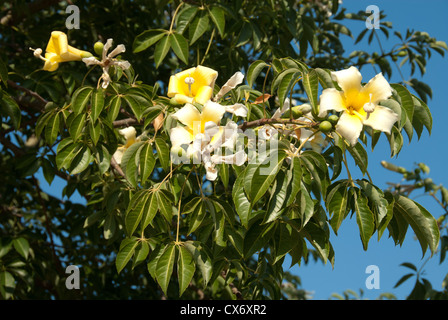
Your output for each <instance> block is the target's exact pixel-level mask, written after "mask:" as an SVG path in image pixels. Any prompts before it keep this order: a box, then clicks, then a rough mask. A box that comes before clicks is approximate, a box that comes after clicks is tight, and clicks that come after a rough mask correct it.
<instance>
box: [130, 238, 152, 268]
mask: <svg viewBox="0 0 448 320" xmlns="http://www.w3.org/2000/svg"><path fill="white" fill-rule="evenodd" d="M148 254H149V244H148V242H146V241H140V243H139V244H138V246H137V248H136V249H135V253H134V263H133V264H132V269H134V268H135V267H136V266H137V265H139V264H140V263H142V262H143V261H145V259H146V257H147V256H148Z"/></svg>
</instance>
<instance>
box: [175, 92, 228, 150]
mask: <svg viewBox="0 0 448 320" xmlns="http://www.w3.org/2000/svg"><path fill="white" fill-rule="evenodd" d="M225 112H226V109H225V107H224V106H222V105H220V104H218V103H216V102H213V101H211V100H209V101H207V103H206V104H205V105H204V108H203V109H202V112H199V110H198V109H197V108H196V107H195V106H194V105H192V104H190V103H187V104H185V106H183V107H182V108H181V109H179V110H178V111H176V112H175V113H174V114H173V115H172V117H173V118H174V119H176V120H178V121H179V122H181V123H182V124H184V125H185V126H184V127H175V128H172V129H171V131H170V137H171V143H172V145H173V146H179V145H182V144H190V143H191V142H193V141H194V138H195V137H196V135H197V134H199V133H201V134H204V133H205V128H206V124H207V123H208V122H211V124H215V125H218V124H219V122H220V121H221V119H222V117H223V115H224V113H225Z"/></svg>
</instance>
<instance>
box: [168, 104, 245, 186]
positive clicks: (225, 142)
mask: <svg viewBox="0 0 448 320" xmlns="http://www.w3.org/2000/svg"><path fill="white" fill-rule="evenodd" d="M224 113H225V108H224V107H223V106H221V105H220V104H218V103H215V102H213V101H211V100H209V101H207V103H206V104H205V105H204V108H203V109H202V112H199V110H198V109H197V108H196V107H195V106H193V105H192V104H189V103H187V104H185V106H184V107H182V108H181V109H179V110H178V111H177V112H176V113H174V114H173V118H174V119H177V120H178V121H179V122H181V123H182V124H184V125H185V126H184V127H180V126H179V127H175V128H172V129H171V131H170V139H171V144H172V149H171V151H172V153H171V154H172V161H173V162H176V161H179V160H180V161H185V160H186V159H185V157H182V156H183V155H184V153H186V156H187V159H190V158H192V159H193V163H195V164H200V163H203V164H204V168H205V169H206V179H207V180H210V181H213V180H215V179H216V177H217V169H216V167H215V164H219V163H232V164H236V165H241V164H242V163H244V161H243V162H242V159H241V157H242V155H241V153H237V154H235V155H233V154H232V155H228V154H226V155H224V156H222V155H220V154H219V153H220V151H221V149H222V148H226V150H228V149H233V148H234V146H235V142H236V140H237V137H238V125H237V124H236V123H234V122H233V121H229V122H228V123H227V124H226V125H225V126H219V123H220V121H221V119H222V117H223V115H224ZM182 150H184V151H186V152H183V151H182ZM176 155H177V156H178V157H179V158H181V159H179V158H178V159H176V158H175V156H176ZM243 159H244V158H243Z"/></svg>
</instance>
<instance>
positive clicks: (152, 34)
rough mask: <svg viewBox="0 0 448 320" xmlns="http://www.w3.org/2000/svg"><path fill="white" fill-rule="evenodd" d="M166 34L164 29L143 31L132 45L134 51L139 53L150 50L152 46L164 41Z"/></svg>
mask: <svg viewBox="0 0 448 320" xmlns="http://www.w3.org/2000/svg"><path fill="white" fill-rule="evenodd" d="M166 32H167V31H166V30H162V29H152V30H146V31H143V32H142V33H140V34H139V35H138V36H137V37H135V39H134V43H133V44H132V51H133V52H134V53H137V52H141V51H143V50H146V49H148V48H149V47H150V46H152V45H153V44H155V43H156V42H158V41H159V40H160V39H162V38H163V37H164V36H165V35H166Z"/></svg>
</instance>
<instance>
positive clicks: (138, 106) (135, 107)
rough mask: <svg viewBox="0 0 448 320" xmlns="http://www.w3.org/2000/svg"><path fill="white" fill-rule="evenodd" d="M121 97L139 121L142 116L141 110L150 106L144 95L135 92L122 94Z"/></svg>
mask: <svg viewBox="0 0 448 320" xmlns="http://www.w3.org/2000/svg"><path fill="white" fill-rule="evenodd" d="M123 99H124V101H126V103H127V105H128V106H129V107H130V108H131V110H132V112H133V113H134V115H135V117H136V118H137V120H139V121H140V119H141V118H142V115H143V112H144V111H145V110H146V109H147V108H149V107H150V106H151V104H150V102H149V101H148V100H147V99H146V98H145V97H143V96H140V95H137V94H126V95H124V96H123Z"/></svg>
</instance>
